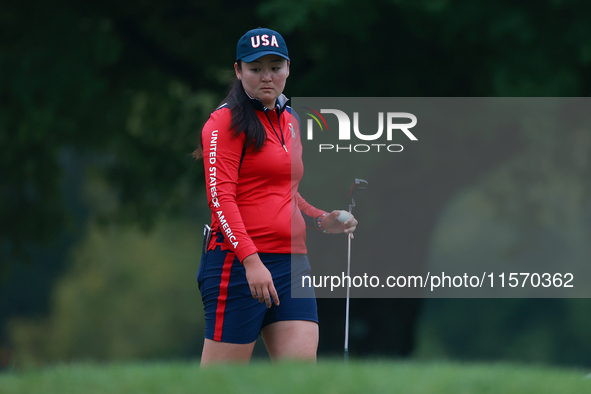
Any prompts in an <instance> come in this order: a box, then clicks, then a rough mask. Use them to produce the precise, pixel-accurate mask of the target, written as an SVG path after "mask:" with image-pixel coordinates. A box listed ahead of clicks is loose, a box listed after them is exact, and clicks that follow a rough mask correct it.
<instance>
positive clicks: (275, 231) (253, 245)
mask: <svg viewBox="0 0 591 394" xmlns="http://www.w3.org/2000/svg"><path fill="white" fill-rule="evenodd" d="M251 101H252V105H253V107H254V109H255V112H256V114H257V115H258V117H259V119H260V120H261V122H262V124H263V125H264V127H265V131H266V140H265V144H264V145H263V148H262V149H261V150H260V151H258V152H255V151H254V150H253V147H252V146H250V147H246V149H245V147H244V139H245V136H244V133H241V134H240V135H238V136H234V132H233V130H230V123H231V121H232V114H231V111H230V109H229V108H228V106H227V104H224V105H222V106H220V107H219V108H218V109H216V110H215V111H214V112H213V113H212V114H211V115H210V117H209V119H208V121H207V122H206V123H205V125H204V126H203V131H202V133H201V142H202V146H203V163H204V167H205V186H206V190H207V200H208V203H209V207H210V209H211V227H212V229H213V230H214V231H215V233H214V236H212V239H211V241H210V243H209V245H208V246H207V250H211V249H214V248H215V246H216V245H221V247H222V250H231V251H233V252H234V253H236V256H237V257H238V259H239V260H240V261H242V260H244V258H245V257H247V256H249V255H251V254H253V253H255V252H259V253H306V243H305V242H306V223H308V227H313V228H316V226H315V225H314V223H315V221H314V220H313V218H316V217H318V216H320V215H322V214H324V213H325V211H322V210H320V209H317V208H314V207H313V206H312V205H310V204H308V203H307V202H306V201H305V200H304V199H303V198H302V196H301V195H300V194H299V192H298V185H299V182H300V180H301V179H302V175H303V174H304V166H303V162H302V143H301V137H300V121H299V117H298V115H297V114H296V113H295V111H293V110H292V109H291V107H289V106H287V105H286V104H287V99H286V98H285V96H284V95H281V96H280V97H279V98H278V99H277V105H276V107H275V108H274V109H267V108H265V107H263V105H262V103H261V102H260V101H259V100H257V99H251ZM304 218H306V220H305V219H304ZM220 233H221V234H223V243H221V242H220V241H219V239H221V237H219V235H220ZM216 235H218V236H216Z"/></svg>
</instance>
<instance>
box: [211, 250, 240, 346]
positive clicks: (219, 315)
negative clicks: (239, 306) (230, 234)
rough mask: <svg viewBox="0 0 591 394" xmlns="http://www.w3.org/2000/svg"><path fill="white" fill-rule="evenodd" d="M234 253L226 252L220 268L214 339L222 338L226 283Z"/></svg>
mask: <svg viewBox="0 0 591 394" xmlns="http://www.w3.org/2000/svg"><path fill="white" fill-rule="evenodd" d="M234 256H235V254H234V253H232V252H228V254H227V255H226V259H225V260H224V266H223V268H222V281H221V283H220V295H219V296H218V306H217V309H216V311H215V332H214V334H213V340H214V341H221V340H222V328H223V326H224V312H225V310H226V299H227V298H228V284H229V283H230V273H231V272H232V262H233V261H234Z"/></svg>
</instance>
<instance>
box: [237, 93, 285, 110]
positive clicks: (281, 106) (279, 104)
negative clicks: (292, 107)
mask: <svg viewBox="0 0 591 394" xmlns="http://www.w3.org/2000/svg"><path fill="white" fill-rule="evenodd" d="M244 93H246V92H244ZM246 95H247V96H248V98H249V99H250V103H251V104H252V106H253V108H254V109H257V110H259V111H263V112H268V111H272V110H273V109H271V108H267V107H265V106H264V105H263V103H262V102H261V100H259V99H258V98H253V97H250V96H249V95H248V93H246ZM288 101H289V99H288V98H287V97H285V95H284V94H283V93H282V94H281V96H279V97H277V100H275V108H277V110H278V111H279V113H282V112H283V111H284V110H285V107H287V102H288Z"/></svg>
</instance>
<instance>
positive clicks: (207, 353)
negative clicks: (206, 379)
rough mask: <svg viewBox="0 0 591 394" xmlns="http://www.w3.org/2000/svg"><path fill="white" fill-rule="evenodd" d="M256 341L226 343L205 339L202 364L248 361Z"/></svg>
mask: <svg viewBox="0 0 591 394" xmlns="http://www.w3.org/2000/svg"><path fill="white" fill-rule="evenodd" d="M254 344H255V342H252V343H245V344H242V343H226V342H217V341H213V340H211V339H207V338H206V339H205V342H204V343H203V353H202V354H201V365H202V366H206V365H211V364H218V363H228V362H235V363H248V361H249V360H250V356H251V355H252V350H253V349H254Z"/></svg>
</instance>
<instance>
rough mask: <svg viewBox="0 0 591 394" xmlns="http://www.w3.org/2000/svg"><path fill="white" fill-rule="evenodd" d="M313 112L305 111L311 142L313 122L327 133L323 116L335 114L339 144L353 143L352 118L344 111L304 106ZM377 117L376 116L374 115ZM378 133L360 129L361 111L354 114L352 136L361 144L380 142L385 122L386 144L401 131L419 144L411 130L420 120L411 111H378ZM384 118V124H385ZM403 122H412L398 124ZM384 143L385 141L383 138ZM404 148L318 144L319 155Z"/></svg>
mask: <svg viewBox="0 0 591 394" xmlns="http://www.w3.org/2000/svg"><path fill="white" fill-rule="evenodd" d="M304 108H305V109H307V110H309V111H311V112H312V113H310V112H306V115H308V116H309V117H310V118H309V119H308V121H307V125H306V126H307V138H308V140H313V139H314V122H316V124H317V125H318V128H319V129H320V131H321V132H324V131H327V132H328V125H327V123H326V119H324V116H322V114H333V115H335V116H336V117H337V121H338V123H339V130H338V139H339V141H350V140H351V119H350V118H349V115H347V114H346V113H345V112H344V111H341V110H339V109H321V110H320V112H318V111H316V110H314V109H312V108H308V107H304ZM374 116H375V115H374ZM377 117H378V130H377V131H376V132H373V130H372V133H369V134H368V133H367V132H368V131H369V130H363V132H362V131H361V130H359V112H353V134H354V136H355V137H356V138H357V139H358V140H361V141H377V140H379V139H380V138H382V135H383V134H384V123H386V127H385V130H386V136H385V137H386V141H387V142H390V141H392V136H393V134H394V133H395V132H402V133H404V135H406V137H408V139H410V140H411V141H418V139H417V137H415V135H414V134H413V133H411V132H410V130H409V129H411V128H413V127H414V126H416V124H417V117H416V116H414V115H413V114H411V113H408V112H387V113H386V114H385V115H384V112H378V114H377ZM384 119H385V121H384ZM400 119H407V120H410V122H409V123H399V122H400ZM382 140H383V138H382ZM403 149H404V148H403V146H402V145H400V144H387V143H381V144H380V143H372V144H367V143H366V144H349V145H346V144H340V145H339V144H336V145H335V144H319V145H318V150H319V152H324V151H334V152H341V151H345V152H358V153H365V152H370V151H377V152H402V150H403Z"/></svg>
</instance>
